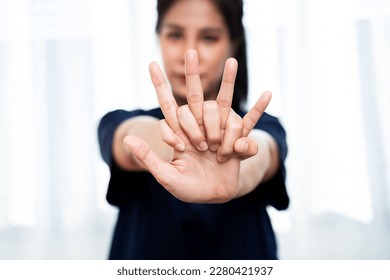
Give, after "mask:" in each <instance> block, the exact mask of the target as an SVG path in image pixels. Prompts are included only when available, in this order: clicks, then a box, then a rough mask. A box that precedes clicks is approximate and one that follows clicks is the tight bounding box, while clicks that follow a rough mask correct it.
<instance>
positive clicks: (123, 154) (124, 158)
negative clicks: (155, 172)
mask: <svg viewBox="0 0 390 280" xmlns="http://www.w3.org/2000/svg"><path fill="white" fill-rule="evenodd" d="M158 122H159V120H158V119H156V118H154V117H149V116H139V117H134V118H131V119H128V120H125V121H123V122H122V123H121V124H120V125H119V126H118V128H117V129H116V130H115V133H114V138H113V143H112V150H113V158H114V159H115V161H116V163H117V164H118V166H119V167H121V168H122V169H124V170H128V171H140V170H145V169H146V168H145V166H144V165H143V164H142V163H141V162H140V161H138V160H137V158H136V157H135V156H134V155H133V153H132V152H131V150H130V149H129V148H128V146H127V145H125V144H124V142H123V139H124V138H125V137H126V136H127V135H134V136H137V137H139V138H141V139H143V140H144V141H145V142H146V143H147V144H148V145H149V146H150V147H151V149H152V150H153V151H155V152H156V154H157V155H158V156H159V157H160V158H161V159H162V160H164V161H170V160H171V158H172V155H173V149H172V148H171V147H170V146H168V145H167V144H166V143H165V142H164V141H163V140H162V139H161V136H160V133H159V130H158Z"/></svg>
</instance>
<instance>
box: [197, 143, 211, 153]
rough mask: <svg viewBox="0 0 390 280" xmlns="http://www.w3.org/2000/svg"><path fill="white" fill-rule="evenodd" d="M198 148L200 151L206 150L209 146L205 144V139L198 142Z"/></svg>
mask: <svg viewBox="0 0 390 280" xmlns="http://www.w3.org/2000/svg"><path fill="white" fill-rule="evenodd" d="M198 148H199V150H201V151H206V150H207V149H208V148H209V146H208V145H207V143H206V142H205V141H203V142H202V143H200V144H199V146H198Z"/></svg>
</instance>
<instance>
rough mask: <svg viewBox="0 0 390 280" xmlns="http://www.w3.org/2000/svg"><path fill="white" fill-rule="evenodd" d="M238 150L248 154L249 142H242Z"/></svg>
mask: <svg viewBox="0 0 390 280" xmlns="http://www.w3.org/2000/svg"><path fill="white" fill-rule="evenodd" d="M238 149H239V151H240V152H241V153H244V152H246V150H248V143H247V142H241V143H240V144H239V146H238Z"/></svg>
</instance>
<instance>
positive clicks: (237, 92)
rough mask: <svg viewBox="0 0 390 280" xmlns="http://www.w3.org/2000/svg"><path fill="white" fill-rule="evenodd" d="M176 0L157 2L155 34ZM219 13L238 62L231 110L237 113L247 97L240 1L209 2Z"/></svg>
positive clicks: (244, 43) (160, 0)
mask: <svg viewBox="0 0 390 280" xmlns="http://www.w3.org/2000/svg"><path fill="white" fill-rule="evenodd" d="M176 1H177V0H157V24H156V32H157V33H160V28H161V22H162V20H163V18H164V16H165V14H166V13H167V11H168V10H169V8H170V7H171V6H172V5H173V4H174V3H175V2H176ZM210 1H211V2H212V3H214V4H215V6H216V7H217V8H218V9H219V11H220V12H221V14H222V16H223V19H224V21H225V24H226V26H227V27H228V29H229V35H230V38H231V40H232V42H233V44H234V46H235V50H236V51H235V53H234V54H233V57H234V58H235V59H237V61H238V71H237V78H236V82H235V85H234V95H233V102H232V108H233V109H234V110H235V111H237V110H239V109H242V106H243V105H245V104H244V103H245V102H246V100H247V97H248V69H247V57H246V39H245V30H244V26H243V23H242V16H243V1H242V0H210Z"/></svg>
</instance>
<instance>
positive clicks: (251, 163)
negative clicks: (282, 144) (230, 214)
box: [237, 129, 279, 197]
mask: <svg viewBox="0 0 390 280" xmlns="http://www.w3.org/2000/svg"><path fill="white" fill-rule="evenodd" d="M249 138H250V139H251V140H252V141H254V142H255V143H256V144H257V147H258V152H257V154H256V155H254V156H253V157H249V158H247V159H245V160H242V161H241V169H240V178H239V192H238V194H237V197H241V196H243V195H246V194H248V193H250V192H251V191H253V190H254V189H255V188H256V187H257V186H258V185H259V184H260V183H261V182H265V181H267V180H269V179H271V178H272V177H273V176H274V175H275V174H276V172H277V170H278V168H279V152H278V147H277V144H276V142H275V140H274V139H273V138H272V136H271V135H269V134H268V133H267V132H265V131H262V130H259V129H254V130H253V131H252V132H251V133H250V135H249Z"/></svg>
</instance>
